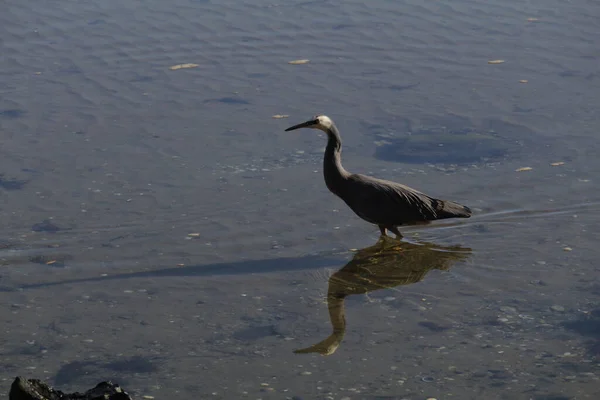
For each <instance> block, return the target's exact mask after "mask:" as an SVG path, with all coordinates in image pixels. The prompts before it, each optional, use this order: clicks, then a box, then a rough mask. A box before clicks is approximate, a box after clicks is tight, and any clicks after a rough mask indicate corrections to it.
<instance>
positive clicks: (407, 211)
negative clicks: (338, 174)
mask: <svg viewBox="0 0 600 400" xmlns="http://www.w3.org/2000/svg"><path fill="white" fill-rule="evenodd" d="M349 181H350V182H351V185H352V186H354V188H353V190H352V191H353V193H355V194H356V195H355V196H356V200H355V201H354V202H353V204H349V205H350V207H351V208H352V209H353V210H354V212H356V213H357V214H358V215H359V216H360V217H362V218H364V219H366V220H368V221H370V222H373V223H377V224H398V225H400V224H402V223H406V222H410V221H419V220H421V221H423V220H431V219H435V218H436V216H437V212H436V209H437V208H438V205H437V203H438V200H436V199H433V198H431V197H429V196H427V195H426V194H424V193H421V192H419V191H418V190H415V189H412V188H410V187H408V186H404V185H401V184H399V183H396V182H391V181H386V180H383V179H377V178H372V177H369V176H365V175H360V174H353V175H351V176H350V177H349Z"/></svg>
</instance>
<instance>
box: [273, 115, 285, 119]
mask: <svg viewBox="0 0 600 400" xmlns="http://www.w3.org/2000/svg"><path fill="white" fill-rule="evenodd" d="M287 117H289V115H287V114H275V115H273V117H272V118H274V119H281V118H287Z"/></svg>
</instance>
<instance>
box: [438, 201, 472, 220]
mask: <svg viewBox="0 0 600 400" xmlns="http://www.w3.org/2000/svg"><path fill="white" fill-rule="evenodd" d="M441 203H442V207H440V208H441V210H440V211H438V212H437V214H438V219H444V218H469V217H470V216H471V209H470V208H469V207H467V206H463V205H462V204H458V203H455V202H453V201H442V202H441Z"/></svg>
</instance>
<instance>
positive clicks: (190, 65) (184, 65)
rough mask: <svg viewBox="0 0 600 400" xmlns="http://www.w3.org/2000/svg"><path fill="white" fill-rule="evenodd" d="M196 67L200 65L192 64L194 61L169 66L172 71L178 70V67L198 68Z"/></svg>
mask: <svg viewBox="0 0 600 400" xmlns="http://www.w3.org/2000/svg"><path fill="white" fill-rule="evenodd" d="M196 67H199V65H198V64H192V63H187V64H177V65H173V66H171V67H169V69H170V70H171V71H177V70H178V69H185V68H196Z"/></svg>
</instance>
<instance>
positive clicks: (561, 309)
mask: <svg viewBox="0 0 600 400" xmlns="http://www.w3.org/2000/svg"><path fill="white" fill-rule="evenodd" d="M550 309H551V310H552V311H556V312H564V311H565V308H564V307H563V306H559V305H554V306H552V307H550Z"/></svg>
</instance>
